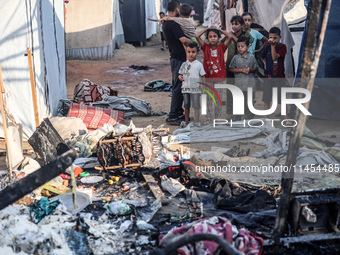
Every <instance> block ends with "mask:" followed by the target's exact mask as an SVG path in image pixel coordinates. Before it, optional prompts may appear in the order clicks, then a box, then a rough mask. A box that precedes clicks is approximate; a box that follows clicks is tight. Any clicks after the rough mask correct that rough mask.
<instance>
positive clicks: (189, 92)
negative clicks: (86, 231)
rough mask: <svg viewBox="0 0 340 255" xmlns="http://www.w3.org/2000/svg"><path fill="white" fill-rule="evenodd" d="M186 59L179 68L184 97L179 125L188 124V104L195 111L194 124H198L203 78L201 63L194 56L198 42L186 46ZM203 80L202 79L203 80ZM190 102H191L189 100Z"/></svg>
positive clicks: (195, 55) (196, 52) (203, 72)
mask: <svg viewBox="0 0 340 255" xmlns="http://www.w3.org/2000/svg"><path fill="white" fill-rule="evenodd" d="M186 55H187V61H185V62H184V63H183V64H182V65H181V68H180V69H179V72H178V73H179V76H178V79H179V80H181V81H182V82H183V83H182V94H183V99H184V116H185V121H183V122H182V123H181V127H185V126H186V125H187V124H189V115H190V105H192V107H193V108H194V111H195V120H194V121H195V125H196V126H200V124H199V123H200V122H199V109H200V95H201V89H200V82H202V79H204V78H205V71H204V68H203V64H202V63H201V62H199V61H198V60H197V59H196V58H197V55H198V44H197V43H190V44H189V45H188V46H187V48H186ZM203 82H204V81H203ZM190 101H191V102H192V104H191V102H190Z"/></svg>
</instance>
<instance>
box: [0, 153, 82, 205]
mask: <svg viewBox="0 0 340 255" xmlns="http://www.w3.org/2000/svg"><path fill="white" fill-rule="evenodd" d="M77 156H78V154H77V152H76V151H75V150H69V151H67V152H65V153H64V154H62V155H61V156H59V157H57V158H55V159H53V160H52V161H51V162H50V163H48V164H47V165H44V166H42V167H41V168H40V169H38V170H36V171H34V172H33V173H31V174H29V175H27V176H26V177H25V178H23V179H20V180H19V181H17V182H14V183H12V185H10V186H8V187H7V188H5V189H3V190H1V191H0V210H2V209H3V208H5V207H6V206H8V205H10V204H12V203H14V202H15V201H17V200H18V199H20V198H22V197H23V196H25V195H27V194H28V193H30V192H32V191H33V190H35V189H36V188H38V187H41V186H42V185H44V184H45V183H46V182H48V181H50V180H52V179H53V178H54V177H56V176H58V175H59V174H62V173H64V172H65V170H66V168H68V167H69V166H70V165H71V164H72V163H73V161H74V160H75V159H76V158H77Z"/></svg>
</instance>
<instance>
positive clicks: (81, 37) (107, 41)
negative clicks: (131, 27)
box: [65, 0, 124, 60]
mask: <svg viewBox="0 0 340 255" xmlns="http://www.w3.org/2000/svg"><path fill="white" fill-rule="evenodd" d="M120 2H121V1H119V0H97V1H91V0H72V1H69V3H68V4H67V5H66V19H65V32H66V58H67V59H83V60H95V59H108V58H111V57H112V56H113V51H114V49H115V48H117V47H119V46H120V45H121V44H123V43H124V32H123V26H122V22H121V16H120V8H121V3H120Z"/></svg>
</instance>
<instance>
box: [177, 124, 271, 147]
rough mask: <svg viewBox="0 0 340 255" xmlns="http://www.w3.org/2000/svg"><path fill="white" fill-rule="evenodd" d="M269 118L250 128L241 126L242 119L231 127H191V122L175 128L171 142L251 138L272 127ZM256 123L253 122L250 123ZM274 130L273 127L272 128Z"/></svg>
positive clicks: (207, 141) (206, 141)
mask: <svg viewBox="0 0 340 255" xmlns="http://www.w3.org/2000/svg"><path fill="white" fill-rule="evenodd" d="M269 122H270V121H269V120H265V119H264V123H265V124H264V125H263V127H256V128H250V127H248V126H247V124H245V127H243V126H242V124H241V123H243V122H242V121H240V122H238V123H240V124H238V125H236V122H235V123H234V125H233V127H230V126H227V125H216V126H215V127H214V126H213V125H206V126H202V127H193V126H192V125H191V124H189V125H188V126H186V127H185V128H179V129H177V130H175V131H174V132H173V133H172V135H171V142H176V143H209V142H228V141H235V140H240V139H246V138H252V137H255V136H257V135H260V134H262V133H263V132H265V131H268V129H273V128H270V127H269ZM252 124H253V125H256V124H255V122H254V123H252ZM274 130H275V128H274Z"/></svg>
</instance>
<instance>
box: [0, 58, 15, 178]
mask: <svg viewBox="0 0 340 255" xmlns="http://www.w3.org/2000/svg"><path fill="white" fill-rule="evenodd" d="M0 92H1V93H0V104H1V115H2V126H3V129H4V136H5V142H6V150H7V153H6V154H7V159H8V165H9V176H12V160H11V154H10V150H9V141H8V133H7V117H6V112H5V103H4V97H3V95H4V94H5V86H4V81H3V79H2V68H1V63H0ZM9 183H11V178H9Z"/></svg>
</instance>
